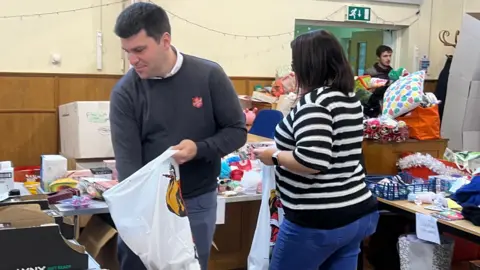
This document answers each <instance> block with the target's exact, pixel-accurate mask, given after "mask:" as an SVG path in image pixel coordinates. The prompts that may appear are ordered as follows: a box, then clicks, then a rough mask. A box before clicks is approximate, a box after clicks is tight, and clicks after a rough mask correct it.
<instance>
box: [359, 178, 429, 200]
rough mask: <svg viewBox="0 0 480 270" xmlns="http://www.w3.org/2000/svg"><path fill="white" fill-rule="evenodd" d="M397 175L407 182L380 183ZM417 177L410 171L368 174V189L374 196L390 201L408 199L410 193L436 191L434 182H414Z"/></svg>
mask: <svg viewBox="0 0 480 270" xmlns="http://www.w3.org/2000/svg"><path fill="white" fill-rule="evenodd" d="M395 177H400V178H401V180H402V181H403V182H404V183H405V184H400V183H398V184H397V183H392V184H379V183H378V182H380V181H381V180H383V179H385V178H387V179H390V180H393V179H394V178H395ZM415 178H416V177H413V176H412V175H410V174H408V173H400V174H398V175H367V177H366V178H365V183H366V184H367V187H368V189H370V191H371V192H372V194H373V195H374V196H376V197H379V198H382V199H386V200H390V201H397V200H407V199H408V194H410V193H419V192H429V191H432V192H434V191H435V184H434V183H432V182H427V183H423V184H417V183H413V180H414V179H415Z"/></svg>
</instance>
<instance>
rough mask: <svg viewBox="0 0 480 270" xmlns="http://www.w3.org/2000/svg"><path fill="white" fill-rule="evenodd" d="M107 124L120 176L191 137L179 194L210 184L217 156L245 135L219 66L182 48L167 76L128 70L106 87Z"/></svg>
mask: <svg viewBox="0 0 480 270" xmlns="http://www.w3.org/2000/svg"><path fill="white" fill-rule="evenodd" d="M110 125H111V133H112V144H113V150H114V153H115V160H116V167H117V170H118V178H119V180H120V181H122V180H124V179H126V178H127V177H129V176H130V175H132V174H133V173H134V172H136V171H137V170H138V169H140V168H141V167H143V166H144V165H145V164H147V163H148V162H150V161H151V160H153V159H155V158H156V157H158V156H159V155H160V154H162V153H163V152H164V151H165V150H166V149H168V148H169V147H170V146H173V145H176V144H178V143H179V142H180V141H182V140H184V139H190V140H193V141H194V142H196V143H197V147H198V150H197V156H196V157H195V158H194V159H193V160H191V161H190V162H187V163H185V164H183V165H181V166H180V178H181V181H180V183H181V188H182V193H183V196H184V197H185V198H189V197H196V196H198V195H201V194H204V193H207V192H210V191H213V190H215V189H216V187H217V181H216V179H217V176H218V175H219V172H220V158H221V157H222V156H225V155H227V154H229V153H231V152H233V151H235V150H236V149H238V148H240V147H241V146H243V145H244V144H245V142H246V139H247V130H246V127H245V118H244V115H243V112H242V109H241V106H240V103H239V100H238V97H237V94H236V93H235V90H234V88H233V85H232V83H231V81H230V79H229V78H228V77H227V75H226V74H225V72H224V71H223V69H222V68H221V67H220V66H219V65H218V64H217V63H214V62H211V61H208V60H205V59H201V58H197V57H194V56H190V55H185V54H184V60H183V64H182V67H181V68H180V70H179V71H178V72H177V73H176V74H175V75H173V76H172V77H168V78H164V79H148V80H145V79H140V78H139V77H138V75H137V73H136V72H135V70H133V69H131V70H130V71H128V73H127V74H125V76H123V78H122V79H121V80H120V81H119V82H118V83H117V85H116V86H115V87H114V89H113V91H112V94H111V97H110Z"/></svg>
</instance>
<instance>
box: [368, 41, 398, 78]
mask: <svg viewBox="0 0 480 270" xmlns="http://www.w3.org/2000/svg"><path fill="white" fill-rule="evenodd" d="M392 54H393V50H392V48H390V47H388V46H386V45H380V46H378V48H377V51H376V55H377V58H378V61H377V63H375V64H374V65H373V67H371V68H369V69H367V70H366V71H365V75H370V76H372V77H374V78H380V79H386V80H389V77H388V73H390V71H392V67H391V66H390V63H391V62H392Z"/></svg>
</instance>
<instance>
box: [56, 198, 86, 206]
mask: <svg viewBox="0 0 480 270" xmlns="http://www.w3.org/2000/svg"><path fill="white" fill-rule="evenodd" d="M91 201H92V198H90V197H89V196H73V197H72V198H71V199H66V200H61V201H59V203H60V204H66V205H69V206H72V207H74V208H86V207H88V206H89V205H90V202H91Z"/></svg>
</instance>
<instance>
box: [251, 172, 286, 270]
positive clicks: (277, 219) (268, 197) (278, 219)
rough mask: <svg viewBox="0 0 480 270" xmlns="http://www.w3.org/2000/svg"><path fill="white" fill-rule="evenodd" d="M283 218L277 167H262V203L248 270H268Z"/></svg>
mask: <svg viewBox="0 0 480 270" xmlns="http://www.w3.org/2000/svg"><path fill="white" fill-rule="evenodd" d="M283 216H284V212H283V207H282V205H281V202H280V198H279V196H278V194H277V191H276V188H275V167H274V166H265V165H262V203H261V205H260V211H259V213H258V219H257V227H256V229H255V234H254V236H253V241H252V247H251V248H250V254H249V255H248V270H268V266H269V265H270V258H271V254H272V251H273V247H274V245H275V242H276V241H277V235H278V232H279V229H280V224H281V223H282V222H283Z"/></svg>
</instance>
